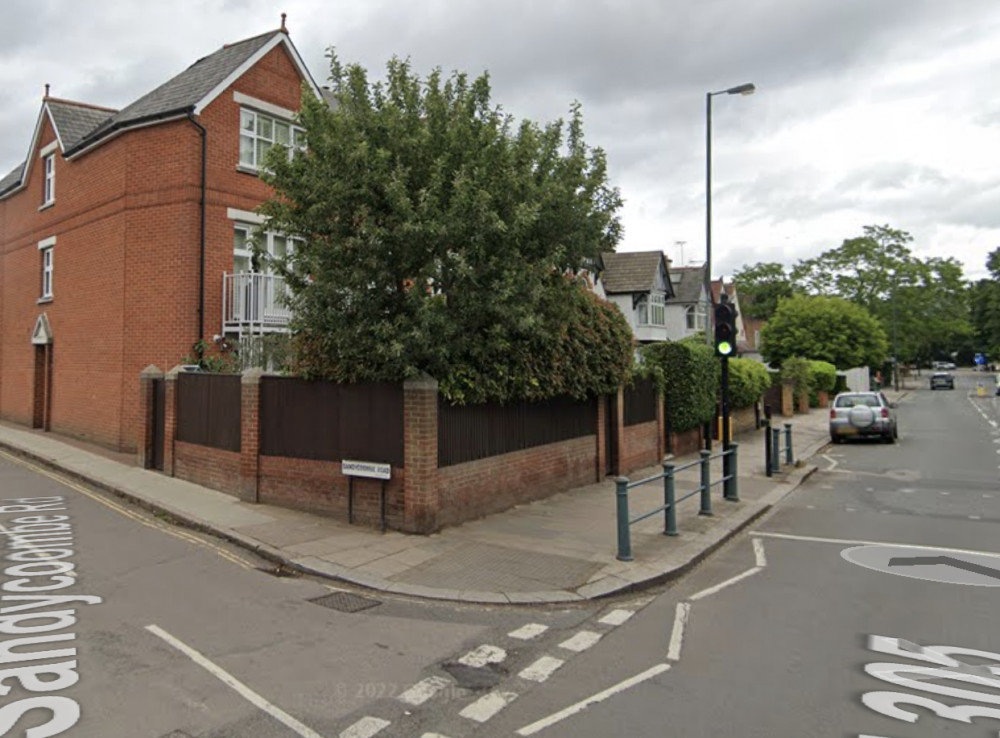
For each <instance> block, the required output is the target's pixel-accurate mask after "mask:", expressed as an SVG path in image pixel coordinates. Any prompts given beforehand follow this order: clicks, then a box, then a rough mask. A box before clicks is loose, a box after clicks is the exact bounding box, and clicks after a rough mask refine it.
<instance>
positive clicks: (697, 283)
mask: <svg viewBox="0 0 1000 738" xmlns="http://www.w3.org/2000/svg"><path fill="white" fill-rule="evenodd" d="M670 281H671V282H672V283H673V285H674V300H673V302H690V303H695V302H698V301H699V300H701V294H702V290H703V289H704V286H705V267H677V268H676V269H671V270H670Z"/></svg>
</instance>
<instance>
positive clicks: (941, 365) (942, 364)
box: [931, 361, 958, 372]
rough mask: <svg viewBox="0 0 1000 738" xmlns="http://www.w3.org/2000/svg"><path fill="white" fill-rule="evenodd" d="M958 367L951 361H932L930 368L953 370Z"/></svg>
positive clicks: (945, 370)
mask: <svg viewBox="0 0 1000 738" xmlns="http://www.w3.org/2000/svg"><path fill="white" fill-rule="evenodd" d="M957 368H958V367H956V366H955V364H954V363H953V362H951V361H932V362H931V369H933V370H934V371H944V372H953V371H955V369H957Z"/></svg>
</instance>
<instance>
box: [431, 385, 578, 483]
mask: <svg viewBox="0 0 1000 738" xmlns="http://www.w3.org/2000/svg"><path fill="white" fill-rule="evenodd" d="M596 433H597V401H596V400H593V399H590V400H584V401H579V400H573V399H571V398H555V399H551V400H546V401H544V402H531V403H529V402H519V403H512V404H510V405H501V404H499V403H492V402H490V403H485V404H482V405H450V404H448V403H447V402H445V401H444V400H440V399H439V401H438V466H439V467H444V466H452V465H454V464H461V463H463V462H466V461H475V460H476V459H484V458H487V457H490V456H499V455H500V454H506V453H510V452H511V451H520V450H522V449H526V448H533V447H535V446H543V445H545V444H547V443H557V442H558V441H566V440H569V439H571V438H580V437H581V436H590V435H595V434H596Z"/></svg>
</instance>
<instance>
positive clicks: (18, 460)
mask: <svg viewBox="0 0 1000 738" xmlns="http://www.w3.org/2000/svg"><path fill="white" fill-rule="evenodd" d="M0 456H2V457H3V458H5V459H8V460H9V461H12V462H14V463H15V464H20V465H21V466H23V467H26V468H28V469H30V470H31V471H33V472H35V473H36V474H41V475H42V476H45V477H48V478H49V479H52V480H53V481H55V482H58V483H59V484H61V485H63V486H64V487H69V488H70V489H72V490H74V491H76V492H79V493H80V494H82V495H86V496H87V497H89V498H90V499H92V500H93V501H94V502H99V503H100V504H102V505H104V506H105V507H107V508H109V509H111V510H114V511H115V512H117V513H118V514H120V515H124V516H125V517H126V518H130V519H131V520H134V521H135V522H137V523H140V524H142V525H145V526H146V527H147V528H152V529H153V530H158V531H160V532H162V533H166V534H168V535H171V536H173V537H174V538H179V539H180V540H182V541H187V542H188V543H194V544H196V545H198V546H201V547H203V548H207V549H208V550H210V551H213V552H215V553H216V554H218V555H219V556H221V557H222V558H224V559H226V561H231V562H232V563H234V564H236V565H237V566H241V567H243V568H244V569H254V568H255V567H254V565H253V564H251V563H250V562H249V561H247V560H246V559H244V558H241V557H240V556H237V555H236V554H234V553H232V552H230V551H228V550H226V549H225V548H223V547H222V546H217V545H216V544H214V543H211V542H209V541H206V540H204V539H202V538H200V537H198V536H196V535H193V534H192V533H188V532H187V531H184V530H180V529H178V528H176V527H174V526H169V525H166V524H165V523H161V522H159V521H151V520H149V519H148V518H147V517H146V516H145V515H141V514H139V513H138V512H136V511H135V510H130V509H129V508H128V507H126V506H124V505H121V504H119V503H117V502H114V501H112V500H109V499H106V498H105V497H103V496H102V495H99V494H96V493H94V492H92V491H91V490H89V489H87V488H86V487H84V486H83V485H81V484H77V483H76V482H74V481H73V480H71V479H67V478H66V477H64V476H62V475H61V474H57V473H55V472H53V471H50V470H48V469H46V468H45V467H43V466H39V465H38V464H34V463H32V462H30V461H28V460H27V459H24V458H22V457H20V456H17V455H15V454H12V453H9V452H7V451H3V450H0Z"/></svg>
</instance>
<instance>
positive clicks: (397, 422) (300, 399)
mask: <svg viewBox="0 0 1000 738" xmlns="http://www.w3.org/2000/svg"><path fill="white" fill-rule="evenodd" d="M260 447H261V454H262V455H264V456H287V457H292V458H298V459H317V460H322V461H342V460H344V459H356V460H361V461H377V462H382V463H389V464H392V465H393V466H396V467H401V466H403V386H402V384H353V385H341V384H334V383H332V382H320V381H316V382H313V381H307V380H305V379H298V378H293V377H264V378H263V379H262V381H261V388H260Z"/></svg>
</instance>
